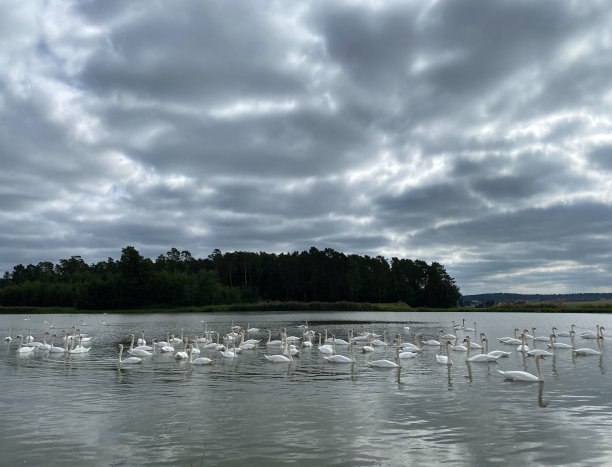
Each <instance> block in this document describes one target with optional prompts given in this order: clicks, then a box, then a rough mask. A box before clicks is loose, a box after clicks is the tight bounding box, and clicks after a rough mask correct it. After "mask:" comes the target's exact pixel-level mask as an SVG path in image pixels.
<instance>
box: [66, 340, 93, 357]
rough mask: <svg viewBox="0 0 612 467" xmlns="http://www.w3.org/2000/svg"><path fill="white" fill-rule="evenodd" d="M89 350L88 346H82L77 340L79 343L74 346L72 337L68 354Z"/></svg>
mask: <svg viewBox="0 0 612 467" xmlns="http://www.w3.org/2000/svg"><path fill="white" fill-rule="evenodd" d="M87 352H89V348H88V347H83V345H82V343H81V341H80V340H79V345H77V346H76V347H75V346H74V339H72V345H71V346H70V350H69V351H68V353H69V354H84V353H87Z"/></svg>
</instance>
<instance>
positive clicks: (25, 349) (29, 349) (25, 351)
mask: <svg viewBox="0 0 612 467" xmlns="http://www.w3.org/2000/svg"><path fill="white" fill-rule="evenodd" d="M15 339H19V347H18V348H17V353H18V354H20V355H25V354H31V353H32V352H34V347H24V346H23V336H21V335H19V336H15Z"/></svg>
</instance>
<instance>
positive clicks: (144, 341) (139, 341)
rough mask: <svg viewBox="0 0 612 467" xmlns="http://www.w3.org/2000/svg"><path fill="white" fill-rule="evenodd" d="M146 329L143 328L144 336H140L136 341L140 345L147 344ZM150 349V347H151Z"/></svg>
mask: <svg viewBox="0 0 612 467" xmlns="http://www.w3.org/2000/svg"><path fill="white" fill-rule="evenodd" d="M144 334H145V333H144V329H143V330H142V337H139V338H138V340H137V341H136V343H137V344H138V345H147V341H146V340H145V336H144ZM149 350H150V349H149Z"/></svg>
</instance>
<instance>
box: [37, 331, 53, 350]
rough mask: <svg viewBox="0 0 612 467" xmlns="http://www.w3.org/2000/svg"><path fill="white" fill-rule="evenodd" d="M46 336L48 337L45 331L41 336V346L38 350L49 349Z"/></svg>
mask: <svg viewBox="0 0 612 467" xmlns="http://www.w3.org/2000/svg"><path fill="white" fill-rule="evenodd" d="M48 335H49V333H48V332H46V331H45V333H44V334H43V341H42V344H40V345H39V346H38V350H49V349H50V348H51V344H47V336H48Z"/></svg>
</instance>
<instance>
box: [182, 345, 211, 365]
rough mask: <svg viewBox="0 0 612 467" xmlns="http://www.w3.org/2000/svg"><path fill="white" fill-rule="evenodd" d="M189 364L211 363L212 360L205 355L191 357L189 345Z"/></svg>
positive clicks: (191, 348)
mask: <svg viewBox="0 0 612 467" xmlns="http://www.w3.org/2000/svg"><path fill="white" fill-rule="evenodd" d="M188 363H189V364H190V365H212V363H213V360H211V359H210V358H207V357H199V358H196V359H195V360H194V359H193V346H192V345H190V346H189V362H188Z"/></svg>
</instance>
